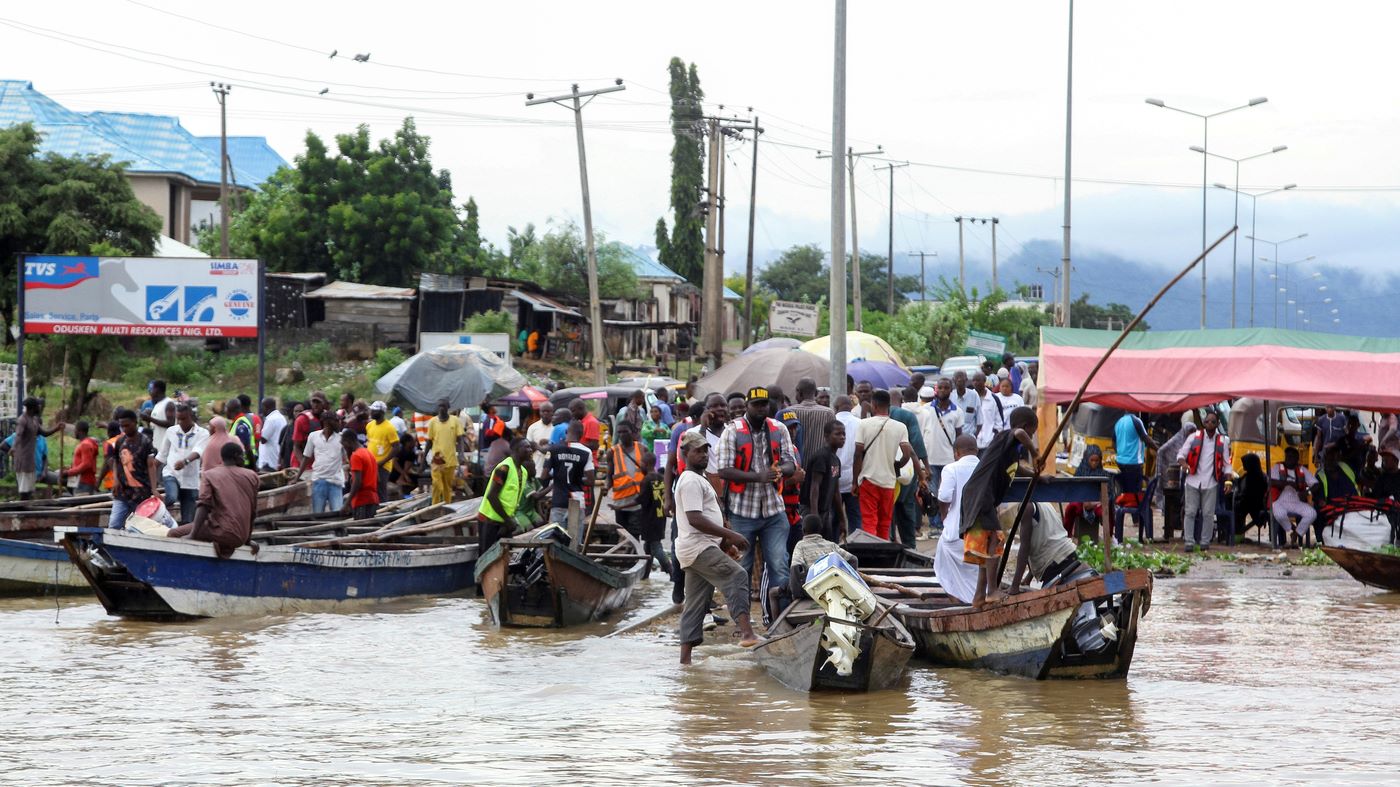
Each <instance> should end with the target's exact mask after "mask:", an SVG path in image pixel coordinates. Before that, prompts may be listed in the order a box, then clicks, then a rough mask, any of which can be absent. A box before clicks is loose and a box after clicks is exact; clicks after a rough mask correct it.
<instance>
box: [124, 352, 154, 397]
mask: <svg viewBox="0 0 1400 787" xmlns="http://www.w3.org/2000/svg"><path fill="white" fill-rule="evenodd" d="M121 370H122V382H123V383H126V384H127V385H129V386H131V387H133V388H138V389H140V390H142V391H144V390H146V384H147V383H149V382H150V381H151V380H154V379H156V377H157V376H158V375H157V373H156V371H157V370H156V359H154V358H151V357H149V356H141V355H130V356H127V357H126V360H125V361H124V362H123V363H122V364H121Z"/></svg>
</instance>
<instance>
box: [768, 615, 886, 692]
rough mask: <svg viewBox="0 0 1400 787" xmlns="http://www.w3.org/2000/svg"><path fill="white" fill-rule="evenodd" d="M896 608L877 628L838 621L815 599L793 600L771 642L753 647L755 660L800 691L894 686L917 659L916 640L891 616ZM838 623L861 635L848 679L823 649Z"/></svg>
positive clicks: (878, 617) (878, 621) (775, 627)
mask: <svg viewBox="0 0 1400 787" xmlns="http://www.w3.org/2000/svg"><path fill="white" fill-rule="evenodd" d="M891 606H892V605H891V604H889V603H888V602H885V603H884V606H883V607H882V609H881V611H880V612H879V613H877V615H876V617H875V618H874V620H873V625H867V624H865V623H858V622H855V621H849V620H841V619H837V618H834V617H832V616H831V615H829V614H828V613H827V612H826V611H825V610H823V609H822V608H821V607H819V606H817V605H816V604H815V603H813V602H811V601H806V600H804V601H798V602H794V603H793V604H790V605H789V606H788V608H787V609H785V610H783V612H782V614H781V615H779V616H778V618H777V619H776V620H774V621H773V625H771V626H769V627H768V638H767V639H765V640H763V641H762V642H760V643H759V644H757V645H755V646H754V649H753V655H754V659H756V660H757V661H758V663H759V665H761V666H762V667H763V668H764V669H765V670H767V671H768V674H769V675H772V676H773V677H774V678H776V679H777V680H778V682H780V683H782V684H783V685H784V686H787V687H788V688H790V689H795V690H797V691H818V690H825V689H835V690H846V691H878V690H880V689H886V688H889V687H890V686H892V685H894V684H895V683H896V682H897V681H898V680H899V679H900V677H901V676H903V675H904V668H905V666H906V665H907V664H908V663H909V658H910V657H911V656H913V655H914V638H913V637H912V636H911V635H910V633H909V631H908V630H907V629H906V628H905V627H904V625H903V624H902V623H900V621H899V619H898V618H896V617H894V616H893V615H891V614H889V609H890V607H891ZM833 623H835V624H839V625H842V626H846V627H849V628H850V629H854V630H857V631H859V635H858V640H857V641H856V644H857V646H858V647H859V649H860V656H859V657H858V658H856V659H855V661H854V662H853V664H852V665H851V669H850V670H849V674H846V675H842V674H840V670H838V668H837V665H836V664H835V663H834V661H833V660H832V659H831V657H830V655H829V653H828V650H827V648H825V647H823V645H822V640H823V635H824V634H825V633H826V631H827V629H828V627H830V626H831V625H833Z"/></svg>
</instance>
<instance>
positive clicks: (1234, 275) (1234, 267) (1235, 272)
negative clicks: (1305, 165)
mask: <svg viewBox="0 0 1400 787" xmlns="http://www.w3.org/2000/svg"><path fill="white" fill-rule="evenodd" d="M1191 150H1192V152H1195V153H1200V154H1201V155H1202V156H1214V157H1216V158H1218V159H1224V160H1225V161H1229V162H1231V163H1233V164H1234V165H1235V187H1234V188H1233V189H1230V191H1233V192H1235V226H1236V227H1238V226H1240V162H1241V161H1249V160H1250V159H1256V158H1263V157H1264V156H1271V155H1273V154H1275V153H1282V152H1283V151H1285V150H1288V146H1287V145H1278V146H1276V147H1275V148H1274V149H1272V150H1266V151H1264V152H1263V153H1255V154H1254V155H1252V156H1245V157H1244V158H1231V157H1229V156H1222V155H1220V154H1219V153H1211V152H1210V151H1208V150H1206V149H1205V148H1202V147H1197V146H1196V145H1192V146H1191ZM1215 185H1217V186H1219V185H1220V184H1219V183H1217V184H1215ZM1253 231H1254V230H1253V228H1251V229H1250V232H1253ZM1233 241H1234V244H1233V245H1234V249H1233V251H1232V252H1231V255H1230V327H1231V328H1233V327H1235V304H1236V303H1237V302H1238V300H1239V298H1238V296H1237V295H1236V288H1237V286H1238V284H1239V276H1240V274H1239V271H1240V234H1239V232H1236V233H1235V236H1234V238H1233ZM1249 256H1251V257H1253V256H1254V253H1253V252H1250V255H1249Z"/></svg>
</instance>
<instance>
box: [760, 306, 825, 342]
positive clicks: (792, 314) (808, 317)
mask: <svg viewBox="0 0 1400 787" xmlns="http://www.w3.org/2000/svg"><path fill="white" fill-rule="evenodd" d="M817 314H818V312H817V305H816V304H815V303H797V302H795V301H773V302H772V303H770V304H768V330H769V332H770V333H776V334H783V335H787V336H816V335H817V323H818V316H817Z"/></svg>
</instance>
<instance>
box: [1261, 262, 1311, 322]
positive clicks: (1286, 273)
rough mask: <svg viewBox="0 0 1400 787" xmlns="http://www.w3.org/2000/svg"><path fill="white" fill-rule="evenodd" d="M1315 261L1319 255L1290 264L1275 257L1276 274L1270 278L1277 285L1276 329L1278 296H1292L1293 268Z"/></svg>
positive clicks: (1285, 314) (1275, 300)
mask: <svg viewBox="0 0 1400 787" xmlns="http://www.w3.org/2000/svg"><path fill="white" fill-rule="evenodd" d="M1285 242H1286V241H1285ZM1261 259H1262V258H1261ZM1315 259H1317V255H1309V256H1307V257H1304V258H1302V259H1300V260H1292V261H1290V262H1279V261H1278V256H1277V254H1276V255H1275V256H1274V272H1273V273H1272V274H1270V275H1269V278H1271V279H1273V280H1274V285H1275V291H1274V327H1275V328H1277V327H1278V306H1279V303H1278V294H1279V293H1283V294H1284V295H1285V296H1286V295H1288V294H1290V290H1289V289H1288V288H1289V284H1290V281H1289V280H1290V279H1291V278H1292V276H1291V273H1292V270H1291V269H1292V267H1293V266H1294V265H1299V264H1301V263H1304V262H1312V261H1313V260H1315ZM1280 268H1282V269H1283V273H1282V274H1280V273H1279V269H1280ZM1319 275H1320V274H1319ZM1280 277H1282V278H1280ZM1279 284H1282V285H1283V286H1282V287H1279V286H1278V285H1279ZM1293 294H1295V295H1296V293H1293ZM1285 300H1287V298H1285ZM1287 306H1288V304H1287V303H1285V304H1284V307H1285V311H1284V313H1283V327H1285V328H1287V327H1288V312H1287Z"/></svg>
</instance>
